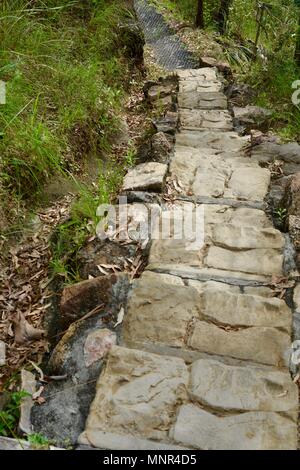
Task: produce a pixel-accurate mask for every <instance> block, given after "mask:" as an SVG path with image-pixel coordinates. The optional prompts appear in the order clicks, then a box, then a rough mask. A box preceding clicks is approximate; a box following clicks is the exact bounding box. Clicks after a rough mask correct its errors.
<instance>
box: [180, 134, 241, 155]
mask: <svg viewBox="0 0 300 470" xmlns="http://www.w3.org/2000/svg"><path fill="white" fill-rule="evenodd" d="M248 143H249V137H240V136H239V135H238V134H237V133H236V132H226V133H223V132H222V134H221V133H220V134H217V133H216V132H213V131H208V130H203V131H201V132H195V131H194V132H193V131H185V130H182V131H181V132H179V133H178V134H177V136H176V148H178V147H182V146H183V147H184V146H187V147H193V148H196V149H199V147H200V148H206V149H208V148H209V149H213V150H217V151H222V152H239V151H241V150H242V149H243V148H244V147H245V146H246V145H247V144H248Z"/></svg>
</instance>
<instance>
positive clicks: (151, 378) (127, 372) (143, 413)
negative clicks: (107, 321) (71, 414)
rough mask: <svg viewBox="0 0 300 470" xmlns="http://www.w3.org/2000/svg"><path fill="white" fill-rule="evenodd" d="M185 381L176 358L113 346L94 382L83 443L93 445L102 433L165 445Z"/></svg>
mask: <svg viewBox="0 0 300 470" xmlns="http://www.w3.org/2000/svg"><path fill="white" fill-rule="evenodd" d="M188 379H189V374H188V370H187V367H186V365H185V363H184V361H183V360H181V359H177V358H173V357H166V356H164V357H161V356H158V355H156V354H149V353H146V352H142V351H137V350H130V349H126V348H121V347H117V346H114V347H113V348H112V349H111V352H110V354H109V356H108V361H107V364H106V368H105V370H104V372H103V373H102V374H101V375H100V378H99V381H98V384H97V392H96V396H95V399H94V401H93V403H92V406H91V408H90V413H89V417H88V419H87V423H86V429H85V432H84V438H85V440H87V441H89V442H90V443H93V442H95V440H96V439H97V433H98V432H99V433H100V434H99V436H100V437H101V436H103V432H105V433H116V434H120V435H123V436H127V437H130V436H136V437H138V438H142V439H155V440H162V441H164V440H165V441H166V443H168V431H169V429H170V427H171V424H172V421H173V417H174V414H176V410H177V407H178V405H180V404H181V403H182V402H183V401H184V400H186V397H187V391H186V387H187V384H188ZM95 436H96V437H95ZM131 442H132V440H131ZM82 443H84V442H82ZM96 444H97V442H96Z"/></svg>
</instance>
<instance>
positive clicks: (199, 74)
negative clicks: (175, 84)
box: [176, 67, 217, 82]
mask: <svg viewBox="0 0 300 470" xmlns="http://www.w3.org/2000/svg"><path fill="white" fill-rule="evenodd" d="M176 73H177V76H178V77H179V80H180V82H181V81H184V80H188V81H190V80H194V79H202V80H206V81H212V80H217V69H216V67H201V68H199V69H185V70H177V72H176Z"/></svg>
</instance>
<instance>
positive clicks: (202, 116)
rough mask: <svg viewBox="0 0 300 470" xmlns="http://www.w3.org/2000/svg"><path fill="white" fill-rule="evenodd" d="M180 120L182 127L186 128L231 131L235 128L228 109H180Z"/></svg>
mask: <svg viewBox="0 0 300 470" xmlns="http://www.w3.org/2000/svg"><path fill="white" fill-rule="evenodd" d="M179 120H180V125H181V127H182V129H186V130H197V129H210V130H222V131H231V130H232V129H233V124H232V118H231V116H230V114H229V112H228V111H220V110H201V109H180V111H179Z"/></svg>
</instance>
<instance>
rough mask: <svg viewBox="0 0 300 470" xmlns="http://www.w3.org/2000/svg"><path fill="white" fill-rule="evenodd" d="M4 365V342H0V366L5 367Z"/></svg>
mask: <svg viewBox="0 0 300 470" xmlns="http://www.w3.org/2000/svg"><path fill="white" fill-rule="evenodd" d="M5 364H6V346H5V343H4V341H1V340H0V366H5Z"/></svg>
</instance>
